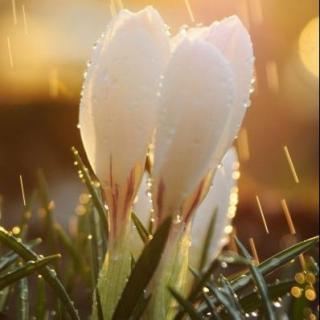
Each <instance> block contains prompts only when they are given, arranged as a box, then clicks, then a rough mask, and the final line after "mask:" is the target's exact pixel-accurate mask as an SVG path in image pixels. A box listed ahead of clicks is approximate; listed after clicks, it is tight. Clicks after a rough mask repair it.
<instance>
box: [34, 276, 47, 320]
mask: <svg viewBox="0 0 320 320" xmlns="http://www.w3.org/2000/svg"><path fill="white" fill-rule="evenodd" d="M45 316H46V288H45V281H44V279H43V277H42V275H38V277H37V298H36V307H35V319H37V320H44V319H45Z"/></svg>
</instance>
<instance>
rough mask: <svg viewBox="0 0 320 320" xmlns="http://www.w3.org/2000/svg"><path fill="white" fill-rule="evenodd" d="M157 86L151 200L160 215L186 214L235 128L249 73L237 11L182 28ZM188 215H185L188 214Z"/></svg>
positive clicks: (246, 96)
mask: <svg viewBox="0 0 320 320" xmlns="http://www.w3.org/2000/svg"><path fill="white" fill-rule="evenodd" d="M172 48H173V53H172V56H171V60H170V62H169V65H168V67H167V70H166V72H165V73H164V78H163V83H162V87H161V90H160V102H159V103H160V106H159V110H160V119H159V123H158V128H157V132H156V136H155V151H154V167H153V170H152V178H153V182H152V184H153V187H152V193H153V205H154V209H155V212H156V214H155V218H156V219H157V220H158V223H161V222H162V221H163V219H164V218H165V217H166V216H168V215H176V216H178V217H179V218H180V219H181V220H182V221H184V220H189V219H190V218H191V216H192V214H193V212H194V210H195V209H196V208H197V206H198V205H199V204H200V203H201V201H202V200H203V198H204V196H205V194H206V192H207V191H208V188H209V185H210V183H208V181H209V182H210V179H211V176H212V173H214V171H215V170H216V168H217V167H218V165H219V163H220V162H221V160H222V157H223V156H224V154H225V153H226V151H227V149H228V148H229V147H230V146H231V144H232V142H233V140H234V139H235V137H236V135H237V132H238V130H239V128H240V125H241V122H242V120H243V117H244V114H245V111H246V109H247V106H248V105H249V96H250V88H251V83H252V78H253V51H252V45H251V41H250V37H249V35H248V32H247V31H246V29H245V28H244V26H243V25H242V23H241V22H240V20H239V19H238V18H237V17H229V18H227V19H224V20H222V21H221V22H219V23H214V24H212V26H210V27H207V28H194V29H190V30H188V31H184V32H182V33H181V34H180V35H178V36H177V37H175V38H174V39H173V40H172ZM185 222H187V221H185Z"/></svg>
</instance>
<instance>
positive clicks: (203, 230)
mask: <svg viewBox="0 0 320 320" xmlns="http://www.w3.org/2000/svg"><path fill="white" fill-rule="evenodd" d="M238 165H239V163H238V157H237V153H236V150H235V149H234V148H232V149H230V150H229V151H228V152H227V154H226V155H225V157H224V158H223V160H222V165H221V166H220V167H219V168H218V169H217V171H216V174H215V176H214V179H213V183H212V186H211V188H210V190H209V192H208V194H207V196H206V198H205V199H204V200H203V202H202V203H201V205H200V206H199V208H198V209H197V211H196V214H195V216H194V220H193V223H192V232H191V239H192V245H191V253H190V257H191V259H192V261H191V262H192V264H193V265H195V266H197V264H198V263H199V258H200V254H201V251H202V249H203V246H204V242H205V238H206V234H207V231H208V226H209V224H210V220H211V218H212V214H213V213H214V211H215V210H216V218H215V219H216V220H215V227H214V233H213V237H212V240H211V243H210V246H209V251H208V258H209V259H210V261H212V260H213V259H214V258H215V257H216V256H217V255H218V254H219V252H220V250H221V248H222V247H223V246H224V245H225V244H226V242H227V240H228V233H229V232H230V230H231V228H230V223H231V220H232V218H233V217H234V215H235V211H236V205H237V201H238V194H237V192H238V188H237V180H236V179H235V177H234V175H233V174H234V172H235V171H236V170H238ZM210 261H207V263H208V262H210Z"/></svg>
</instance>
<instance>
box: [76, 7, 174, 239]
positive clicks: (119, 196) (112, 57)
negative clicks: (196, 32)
mask: <svg viewBox="0 0 320 320" xmlns="http://www.w3.org/2000/svg"><path fill="white" fill-rule="evenodd" d="M169 56H170V47H169V38H168V34H167V27H166V26H165V24H164V22H163V20H162V18H161V17H160V15H159V14H158V12H157V11H156V10H154V9H153V8H151V7H147V8H145V9H144V10H142V11H140V12H138V13H132V12H130V11H127V10H123V11H121V12H120V13H119V15H118V16H116V17H115V18H114V19H113V21H112V22H111V23H110V24H109V26H108V28H107V30H106V33H105V34H104V35H103V36H102V38H101V39H100V41H99V42H98V44H97V46H96V48H95V50H94V52H93V54H92V58H91V63H90V64H89V67H88V70H87V76H86V80H85V83H84V87H83V96H82V100H81V106H80V121H79V124H80V130H81V137H82V141H83V144H84V147H85V150H86V153H87V156H88V159H89V161H90V164H91V166H92V168H93V170H94V172H95V174H96V176H97V177H98V179H99V180H100V182H101V185H102V187H103V189H104V192H105V196H106V200H107V204H108V207H109V209H110V219H111V230H110V231H111V239H115V238H116V237H117V233H119V232H121V228H122V227H123V226H124V225H125V224H126V219H127V217H128V215H129V211H130V210H131V205H132V201H133V198H134V196H135V193H136V191H137V188H138V186H139V183H140V179H141V176H142V174H143V170H144V166H145V159H146V152H147V148H148V145H149V143H150V139H151V136H152V133H153V130H154V127H155V122H156V114H157V103H156V100H157V90H158V86H159V80H160V76H161V74H162V73H163V70H164V68H165V67H166V65H167V62H168V59H169Z"/></svg>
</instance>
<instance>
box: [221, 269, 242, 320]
mask: <svg viewBox="0 0 320 320" xmlns="http://www.w3.org/2000/svg"><path fill="white" fill-rule="evenodd" d="M220 282H221V284H222V285H223V288H224V289H225V292H227V293H228V297H229V300H230V301H231V302H233V305H234V307H235V308H237V309H238V310H239V312H240V313H241V314H244V313H245V312H244V310H243V309H242V306H241V304H240V303H239V299H238V297H237V294H236V293H235V291H234V290H233V289H232V287H231V284H230V282H229V281H228V280H227V278H225V277H224V276H223V275H221V277H220Z"/></svg>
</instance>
